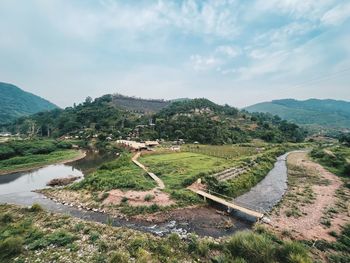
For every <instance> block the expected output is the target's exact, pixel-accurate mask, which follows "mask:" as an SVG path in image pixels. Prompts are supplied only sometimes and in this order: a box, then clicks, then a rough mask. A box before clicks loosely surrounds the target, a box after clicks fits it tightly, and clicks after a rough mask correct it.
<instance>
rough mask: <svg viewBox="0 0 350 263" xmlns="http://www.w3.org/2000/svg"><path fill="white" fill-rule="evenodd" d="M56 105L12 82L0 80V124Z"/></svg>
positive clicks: (50, 108)
mask: <svg viewBox="0 0 350 263" xmlns="http://www.w3.org/2000/svg"><path fill="white" fill-rule="evenodd" d="M56 108H57V106H56V105H55V104H53V103H51V102H49V101H47V100H45V99H43V98H41V97H39V96H36V95H34V94H32V93H29V92H26V91H24V90H22V89H20V88H18V87H16V86H14V85H12V84H8V83H4V82H0V124H4V123H8V122H11V121H13V120H15V119H16V118H19V117H22V116H28V115H31V114H34V113H37V112H40V111H48V110H52V109H56Z"/></svg>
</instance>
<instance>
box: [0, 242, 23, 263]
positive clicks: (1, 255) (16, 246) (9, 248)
mask: <svg viewBox="0 0 350 263" xmlns="http://www.w3.org/2000/svg"><path fill="white" fill-rule="evenodd" d="M23 243H24V241H23V239H22V238H20V237H8V238H6V239H5V240H3V241H0V259H3V260H6V259H10V258H13V257H15V256H17V255H19V254H20V253H21V252H22V249H23Z"/></svg>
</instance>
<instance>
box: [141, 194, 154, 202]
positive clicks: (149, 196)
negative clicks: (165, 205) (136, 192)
mask: <svg viewBox="0 0 350 263" xmlns="http://www.w3.org/2000/svg"><path fill="white" fill-rule="evenodd" d="M154 198H155V197H154V195H151V194H147V195H146V196H145V198H144V200H145V201H146V202H149V201H151V200H153V199H154Z"/></svg>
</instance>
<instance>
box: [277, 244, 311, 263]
mask: <svg viewBox="0 0 350 263" xmlns="http://www.w3.org/2000/svg"><path fill="white" fill-rule="evenodd" d="M277 258H278V259H279V260H280V261H281V262H286V263H311V262H312V261H311V259H310V258H309V255H308V252H307V250H306V249H305V247H304V246H303V245H302V244H301V243H297V242H293V241H290V242H287V243H285V244H283V246H282V247H281V248H280V249H279V250H278V251H277Z"/></svg>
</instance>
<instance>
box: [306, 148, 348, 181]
mask: <svg viewBox="0 0 350 263" xmlns="http://www.w3.org/2000/svg"><path fill="white" fill-rule="evenodd" d="M310 155H311V157H312V158H313V159H314V160H315V161H317V162H318V163H320V164H321V165H322V166H324V167H325V168H326V169H328V170H329V171H330V172H332V173H334V174H336V175H338V176H342V177H344V178H345V179H350V147H345V146H339V145H338V146H334V147H329V148H316V149H314V150H312V151H311V153H310Z"/></svg>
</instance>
